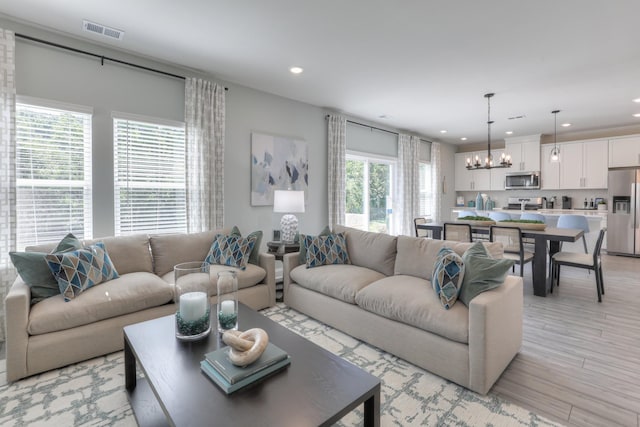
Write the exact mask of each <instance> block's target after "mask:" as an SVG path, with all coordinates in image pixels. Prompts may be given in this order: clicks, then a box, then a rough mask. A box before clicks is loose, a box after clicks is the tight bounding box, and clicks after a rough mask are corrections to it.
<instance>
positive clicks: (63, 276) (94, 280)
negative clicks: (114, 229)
mask: <svg viewBox="0 0 640 427" xmlns="http://www.w3.org/2000/svg"><path fill="white" fill-rule="evenodd" d="M45 259H46V260H47V263H48V264H49V268H50V269H51V272H52V273H53V276H54V277H55V278H56V280H57V281H58V286H59V287H60V293H61V294H62V296H63V297H64V299H65V301H70V300H72V299H74V298H75V297H77V296H78V295H80V294H81V293H82V292H84V291H85V290H87V289H89V288H91V287H93V286H96V285H98V284H100V283H102V282H106V281H108V280H112V279H117V278H118V272H117V271H116V270H115V268H114V267H113V264H112V262H111V258H109V254H108V252H107V251H106V250H105V247H104V243H102V242H97V243H96V244H94V245H90V246H87V247H86V248H82V249H77V250H75V251H69V252H62V253H53V254H48V255H46V256H45Z"/></svg>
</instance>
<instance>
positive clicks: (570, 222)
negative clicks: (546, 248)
mask: <svg viewBox="0 0 640 427" xmlns="http://www.w3.org/2000/svg"><path fill="white" fill-rule="evenodd" d="M556 227H558V228H577V229H580V230H584V234H583V235H582V243H584V253H585V254H588V253H589V250H588V249H587V238H586V237H585V235H586V234H587V233H588V232H589V221H587V217H586V216H584V215H568V214H564V215H560V216H559V217H558V225H556ZM560 249H562V243H560Z"/></svg>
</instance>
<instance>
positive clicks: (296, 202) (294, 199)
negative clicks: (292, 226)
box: [273, 190, 304, 213]
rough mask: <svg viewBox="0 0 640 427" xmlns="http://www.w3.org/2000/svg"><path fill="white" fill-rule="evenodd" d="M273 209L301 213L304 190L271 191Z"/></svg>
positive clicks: (281, 211) (302, 210)
mask: <svg viewBox="0 0 640 427" xmlns="http://www.w3.org/2000/svg"><path fill="white" fill-rule="evenodd" d="M273 211H274V212H280V213H303V212H304V191H291V190H276V191H274V192H273Z"/></svg>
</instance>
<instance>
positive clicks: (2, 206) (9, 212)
mask: <svg viewBox="0 0 640 427" xmlns="http://www.w3.org/2000/svg"><path fill="white" fill-rule="evenodd" d="M15 52H16V42H15V35H14V33H13V32H12V31H8V30H3V29H1V28H0V341H4V318H5V313H4V297H5V295H6V294H7V290H8V289H9V286H11V283H13V281H14V279H15V277H16V272H15V269H14V268H13V264H12V263H11V259H10V258H9V252H10V251H15V250H16V226H17V224H16V126H15V124H16V85H15Z"/></svg>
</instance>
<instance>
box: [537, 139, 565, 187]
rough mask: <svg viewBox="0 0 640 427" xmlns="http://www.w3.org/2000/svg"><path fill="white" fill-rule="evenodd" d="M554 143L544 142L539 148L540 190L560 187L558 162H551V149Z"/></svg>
mask: <svg viewBox="0 0 640 427" xmlns="http://www.w3.org/2000/svg"><path fill="white" fill-rule="evenodd" d="M553 147H554V144H544V145H543V146H542V148H541V149H540V152H541V154H540V166H541V169H540V179H541V181H542V182H541V184H540V188H541V189H542V190H559V189H560V163H559V162H552V161H551V160H550V159H551V150H552V149H553Z"/></svg>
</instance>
